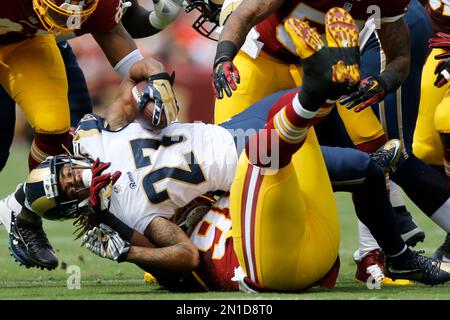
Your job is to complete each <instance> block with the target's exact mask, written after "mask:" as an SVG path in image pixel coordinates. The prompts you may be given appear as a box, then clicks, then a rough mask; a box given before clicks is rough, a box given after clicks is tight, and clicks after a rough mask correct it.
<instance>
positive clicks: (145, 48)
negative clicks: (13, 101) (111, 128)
mask: <svg viewBox="0 0 450 320" xmlns="http://www.w3.org/2000/svg"><path fill="white" fill-rule="evenodd" d="M139 2H140V4H141V5H143V6H145V7H146V8H148V9H150V8H152V7H153V2H152V0H139ZM198 15H199V12H198V11H196V10H194V11H192V12H190V13H189V14H187V13H185V12H184V11H182V12H181V13H180V15H179V17H178V18H177V20H175V22H174V23H173V24H172V25H170V26H169V27H168V28H166V29H165V30H163V31H162V32H160V33H159V34H157V35H155V36H152V37H149V38H144V39H138V40H136V43H137V46H138V48H139V49H140V50H141V52H142V54H143V55H144V56H145V57H148V56H151V57H154V58H155V59H157V60H159V61H161V62H162V63H163V64H164V66H165V67H166V70H167V71H168V72H169V73H171V72H172V71H175V73H176V80H175V86H174V87H175V92H176V96H177V99H178V102H179V105H180V116H179V118H180V120H181V121H184V122H185V121H188V122H192V121H203V122H212V120H213V107H214V106H213V103H214V99H213V93H212V89H211V69H212V63H213V59H214V55H215V50H216V42H215V41H212V40H210V39H207V38H205V37H203V36H202V35H200V34H199V33H197V32H196V31H195V30H194V29H193V28H192V27H191V25H192V23H193V22H194V21H195V19H196V18H197V16H198ZM69 42H70V44H71V45H72V48H73V50H74V52H75V54H76V56H77V58H78V62H79V64H80V66H81V68H82V69H83V71H84V75H85V77H86V81H87V84H88V87H89V93H90V95H91V98H92V101H93V103H94V112H95V113H98V114H100V115H101V114H102V113H103V110H104V108H107V107H108V105H109V104H110V103H111V101H112V100H113V99H114V98H115V96H116V94H117V88H118V85H119V84H120V77H119V76H118V74H117V73H116V72H115V71H114V70H113V68H112V67H111V65H110V64H109V62H108V60H107V59H106V57H105V56H104V55H103V53H102V51H101V49H100V47H99V46H98V45H97V43H96V42H95V41H94V39H93V38H92V36H91V35H84V36H82V37H78V38H76V39H72V40H70V41H69ZM30 134H31V132H30V128H29V126H28V124H27V122H26V120H25V119H24V117H23V114H22V112H21V111H20V109H19V108H17V123H16V135H15V140H16V141H15V143H28V140H29V136H30Z"/></svg>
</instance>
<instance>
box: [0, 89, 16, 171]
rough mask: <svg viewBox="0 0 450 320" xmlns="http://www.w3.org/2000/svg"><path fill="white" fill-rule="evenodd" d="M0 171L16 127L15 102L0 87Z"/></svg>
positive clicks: (5, 160)
mask: <svg viewBox="0 0 450 320" xmlns="http://www.w3.org/2000/svg"><path fill="white" fill-rule="evenodd" d="M0 119H1V121H0V171H2V170H3V168H4V167H5V165H6V162H7V161H8V157H9V148H10V147H11V144H12V141H13V138H14V128H15V125H16V102H15V101H14V100H13V99H12V98H11V97H10V96H9V95H8V93H7V92H6V91H5V90H4V89H3V88H2V87H0Z"/></svg>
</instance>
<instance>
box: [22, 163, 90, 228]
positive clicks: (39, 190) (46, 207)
mask: <svg viewBox="0 0 450 320" xmlns="http://www.w3.org/2000/svg"><path fill="white" fill-rule="evenodd" d="M91 164H92V160H91V159H89V158H84V157H73V156H62V155H58V156H53V157H49V158H47V160H46V161H44V162H43V163H41V164H40V165H39V166H38V167H37V168H36V169H34V170H32V171H31V172H30V175H29V176H28V180H27V182H26V184H25V194H26V198H27V202H28V204H29V206H30V207H31V210H33V212H35V213H37V214H38V215H40V216H41V217H44V218H46V219H49V220H65V219H70V218H75V217H77V216H79V215H81V214H83V213H85V212H87V210H88V202H89V192H86V191H87V190H88V189H89V187H88V186H84V185H83V186H81V187H80V186H76V183H75V182H76V181H75V169H85V170H86V169H87V170H90V168H91ZM66 166H67V167H68V168H69V170H70V172H71V179H73V182H72V185H74V186H76V187H75V193H74V196H69V195H67V194H66V193H65V192H64V190H62V189H61V171H62V170H63V168H64V167H66ZM83 194H84V197H83V196H82V195H83Z"/></svg>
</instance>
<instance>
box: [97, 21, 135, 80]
mask: <svg viewBox="0 0 450 320" xmlns="http://www.w3.org/2000/svg"><path fill="white" fill-rule="evenodd" d="M92 36H93V37H94V39H95V41H97V43H98V45H99V46H100V47H101V48H102V50H103V53H104V54H105V56H106V58H107V59H108V61H109V62H110V64H111V65H112V66H114V69H115V70H116V71H117V72H118V73H119V74H120V75H121V76H122V77H124V76H126V75H127V72H128V70H129V69H130V66H131V65H132V63H134V62H136V61H138V60H141V59H142V58H143V57H142V55H141V54H140V53H139V50H138V49H137V47H136V44H135V43H134V41H133V39H131V37H130V35H129V34H128V32H127V31H126V30H125V28H124V27H123V25H122V24H121V23H119V24H117V25H116V26H115V27H113V28H112V29H111V30H109V31H108V32H101V33H92Z"/></svg>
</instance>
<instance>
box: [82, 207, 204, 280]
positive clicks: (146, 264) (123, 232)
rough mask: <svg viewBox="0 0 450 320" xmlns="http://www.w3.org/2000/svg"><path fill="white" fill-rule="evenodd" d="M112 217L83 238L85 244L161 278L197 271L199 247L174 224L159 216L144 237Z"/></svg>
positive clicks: (92, 249) (103, 219)
mask: <svg viewBox="0 0 450 320" xmlns="http://www.w3.org/2000/svg"><path fill="white" fill-rule="evenodd" d="M108 216H109V217H107V218H106V219H105V218H102V221H103V222H102V223H101V224H100V226H99V227H96V228H93V229H92V230H90V231H88V232H87V234H86V235H85V236H84V237H83V242H84V245H85V246H86V247H87V248H88V249H89V250H90V251H91V252H93V253H95V254H96V255H98V256H100V257H103V258H107V259H110V260H114V261H117V262H124V261H126V262H130V263H134V264H136V265H138V266H139V267H140V268H142V269H143V270H145V271H147V272H150V273H152V274H154V275H155V276H158V277H161V278H170V277H173V278H174V279H178V278H180V277H181V276H182V275H183V274H184V273H185V272H190V271H192V270H194V269H195V268H197V266H198V264H199V253H198V250H197V248H196V247H195V246H194V245H193V244H192V242H191V241H190V239H189V237H188V236H187V235H186V234H185V233H184V231H183V230H182V229H181V228H180V227H178V226H177V225H175V224H174V223H172V222H170V221H168V220H167V219H164V218H161V217H156V218H155V219H153V221H152V222H151V223H150V224H149V225H148V226H147V228H146V230H145V232H144V235H142V234H140V233H139V232H137V231H136V230H134V229H132V228H130V227H128V226H127V225H126V224H124V223H123V222H122V221H120V220H119V219H117V218H116V217H114V216H113V215H112V214H109V215H108ZM105 223H109V225H106V224H105ZM105 248H106V249H105Z"/></svg>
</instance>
